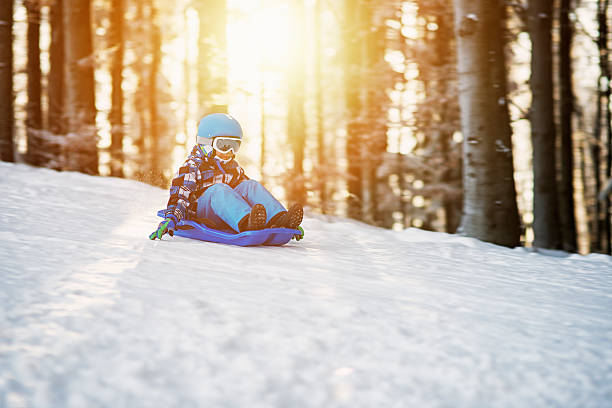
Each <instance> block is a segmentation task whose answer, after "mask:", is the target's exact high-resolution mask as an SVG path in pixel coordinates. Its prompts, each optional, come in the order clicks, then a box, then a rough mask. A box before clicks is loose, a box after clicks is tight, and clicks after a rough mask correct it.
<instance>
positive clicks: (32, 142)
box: [24, 0, 50, 166]
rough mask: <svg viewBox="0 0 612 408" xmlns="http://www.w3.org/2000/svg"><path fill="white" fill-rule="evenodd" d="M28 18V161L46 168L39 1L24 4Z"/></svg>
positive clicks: (32, 0) (27, 0)
mask: <svg viewBox="0 0 612 408" xmlns="http://www.w3.org/2000/svg"><path fill="white" fill-rule="evenodd" d="M24 5H25V7H26V12H27V16H28V17H27V18H28V31H27V43H28V47H27V49H28V50H27V54H28V62H27V67H26V71H27V74H28V85H27V94H28V103H27V105H26V115H27V116H26V135H27V155H26V158H27V161H28V163H30V164H32V165H34V166H44V165H45V164H46V162H47V161H48V160H49V159H50V157H48V156H47V149H46V147H47V146H46V143H45V139H44V137H43V134H42V108H41V87H40V81H41V76H42V75H41V71H40V3H39V1H38V0H26V1H25V2H24Z"/></svg>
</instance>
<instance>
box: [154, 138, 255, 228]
mask: <svg viewBox="0 0 612 408" xmlns="http://www.w3.org/2000/svg"><path fill="white" fill-rule="evenodd" d="M248 179H249V178H248V177H247V176H246V174H244V170H242V167H240V166H239V165H238V163H237V162H236V161H235V160H233V159H232V160H231V161H229V162H227V163H222V162H221V161H219V160H218V159H216V158H214V155H213V154H212V153H208V154H207V153H206V152H204V151H203V150H202V149H201V148H200V146H199V145H195V147H194V148H193V150H191V153H190V154H189V157H187V160H185V163H183V165H182V166H181V168H180V169H179V171H178V174H177V175H176V177H174V179H173V180H172V187H170V199H169V200H168V206H167V208H166V218H171V219H173V221H174V222H175V224H176V223H178V222H179V221H180V220H182V219H189V218H194V217H195V216H196V213H197V210H198V208H197V205H198V203H197V200H198V198H200V196H201V195H202V194H203V193H204V191H206V189H207V188H208V187H210V186H212V185H213V184H218V183H225V184H228V185H229V186H230V187H231V188H235V187H236V186H237V185H238V184H240V183H241V182H243V181H244V180H248Z"/></svg>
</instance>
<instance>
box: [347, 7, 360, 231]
mask: <svg viewBox="0 0 612 408" xmlns="http://www.w3.org/2000/svg"><path fill="white" fill-rule="evenodd" d="M362 7H363V6H362V4H361V2H355V1H353V0H345V7H344V10H345V16H344V17H345V18H344V20H345V26H344V70H345V74H344V80H345V84H344V86H345V100H346V110H347V116H348V118H347V121H348V123H347V135H346V160H347V170H346V172H347V174H346V177H347V192H348V197H347V215H348V216H349V217H351V218H355V219H361V218H362V203H363V186H362V184H363V183H362V182H363V176H362V171H361V167H362V161H361V148H360V143H361V136H360V134H361V131H362V129H361V128H362V126H361V123H360V121H361V119H360V113H361V102H360V99H359V88H360V78H361V75H360V69H361V41H363V30H362V26H361V24H360V23H361V19H362Z"/></svg>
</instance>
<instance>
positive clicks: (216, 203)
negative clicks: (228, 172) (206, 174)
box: [197, 180, 287, 232]
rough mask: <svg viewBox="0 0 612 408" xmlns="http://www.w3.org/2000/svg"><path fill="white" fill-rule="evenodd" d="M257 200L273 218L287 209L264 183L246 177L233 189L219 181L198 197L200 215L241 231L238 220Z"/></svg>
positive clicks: (247, 212) (269, 217) (269, 216)
mask: <svg viewBox="0 0 612 408" xmlns="http://www.w3.org/2000/svg"><path fill="white" fill-rule="evenodd" d="M255 204H262V205H263V206H264V207H265V208H266V214H267V216H268V219H267V220H266V222H268V221H270V219H271V218H272V217H274V216H275V215H276V214H278V213H279V212H281V211H287V210H286V209H285V207H283V205H282V204H281V203H279V202H278V200H277V199H276V198H274V196H273V195H272V194H271V193H270V192H269V191H268V190H266V188H265V187H264V186H262V185H261V184H260V183H259V182H257V181H255V180H245V181H243V182H242V183H240V184H238V185H237V186H236V188H234V189H232V188H231V187H230V186H228V185H227V184H223V183H219V184H213V185H212V186H210V187H208V188H207V189H206V191H204V194H202V196H201V197H200V198H198V212H197V215H198V218H208V219H209V220H211V221H213V222H214V223H216V224H220V225H223V223H225V224H227V225H229V226H230V227H231V228H232V229H233V230H234V231H236V232H240V231H239V229H238V223H239V222H240V220H242V219H243V218H244V216H245V215H247V214H249V213H250V212H251V207H252V206H254V205H255Z"/></svg>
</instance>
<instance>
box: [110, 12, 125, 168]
mask: <svg viewBox="0 0 612 408" xmlns="http://www.w3.org/2000/svg"><path fill="white" fill-rule="evenodd" d="M124 2H125V0H113V1H112V4H111V10H110V22H111V27H110V35H109V42H110V44H111V47H114V48H115V50H114V52H113V56H112V62H111V82H112V94H111V110H110V114H109V122H110V125H111V146H110V153H111V164H110V170H111V176H114V177H123V176H124V175H123V160H124V158H123V133H124V132H123V89H122V87H121V85H122V84H123V56H124V45H125V44H124V39H123V14H124V12H125V10H124V9H125V4H124Z"/></svg>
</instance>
